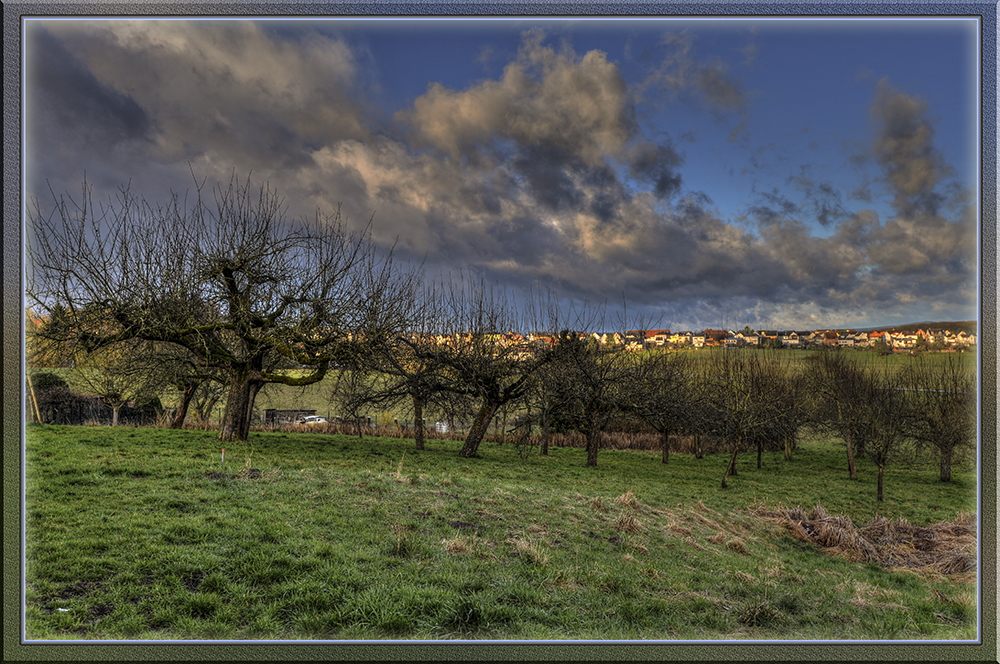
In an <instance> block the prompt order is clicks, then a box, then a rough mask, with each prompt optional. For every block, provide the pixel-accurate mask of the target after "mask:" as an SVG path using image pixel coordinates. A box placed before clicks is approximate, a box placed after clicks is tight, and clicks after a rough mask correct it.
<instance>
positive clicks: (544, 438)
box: [541, 410, 550, 456]
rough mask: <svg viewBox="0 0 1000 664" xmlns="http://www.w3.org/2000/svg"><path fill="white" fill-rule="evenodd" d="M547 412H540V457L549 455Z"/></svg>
mask: <svg viewBox="0 0 1000 664" xmlns="http://www.w3.org/2000/svg"><path fill="white" fill-rule="evenodd" d="M549 433H550V432H549V411H548V410H543V411H542V450H541V455H542V456H548V455H549Z"/></svg>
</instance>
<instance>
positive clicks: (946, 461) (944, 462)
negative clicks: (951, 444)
mask: <svg viewBox="0 0 1000 664" xmlns="http://www.w3.org/2000/svg"><path fill="white" fill-rule="evenodd" d="M941 481H942V482H950V481H951V448H947V449H942V450H941Z"/></svg>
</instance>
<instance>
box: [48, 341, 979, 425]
mask: <svg viewBox="0 0 1000 664" xmlns="http://www.w3.org/2000/svg"><path fill="white" fill-rule="evenodd" d="M680 352H684V353H688V354H690V355H691V356H692V357H695V358H698V359H699V360H702V361H707V360H708V359H709V358H710V357H711V354H712V351H711V350H709V349H699V350H686V351H680ZM718 352H725V351H722V350H721V349H720V350H719V351H718ZM762 352H765V351H762ZM841 352H843V353H845V354H846V355H847V356H848V357H852V358H856V359H857V360H858V361H873V362H879V363H885V364H887V365H888V366H890V367H895V368H897V369H898V368H902V367H905V366H906V365H907V364H909V363H912V362H914V361H916V360H917V358H916V357H914V356H911V355H907V354H905V353H894V354H892V355H887V356H883V357H880V356H878V355H877V354H876V353H875V352H873V351H856V350H843V351H841ZM816 354H817V351H812V350H799V349H783V350H780V351H777V352H776V353H775V355H774V356H775V357H777V358H779V359H782V360H788V361H790V362H792V363H799V362H802V361H804V360H806V359H807V358H810V357H815V356H816ZM949 355H950V354H947V353H924V354H922V355H920V356H919V357H921V358H923V359H924V360H925V361H927V362H931V363H941V362H944V361H946V359H947V358H948V357H949ZM956 355H957V357H959V358H960V359H961V360H962V362H963V363H964V364H965V366H967V367H968V368H969V369H971V370H975V369H976V368H977V354H976V352H975V351H966V352H964V353H957V354H956ZM39 371H52V372H54V373H57V374H59V375H61V376H63V377H64V378H65V379H66V380H67V381H68V382H69V383H70V385H71V386H74V387H78V388H79V386H78V385H74V378H73V375H72V372H70V371H68V370H65V369H39ZM290 373H293V374H298V373H302V371H301V370H293V371H290ZM332 380H333V379H332V377H331V376H327V377H326V378H325V379H324V380H322V381H320V382H319V383H314V384H312V385H307V386H305V387H290V386H287V385H281V384H271V385H267V386H266V387H265V388H264V389H263V390H261V392H260V393H259V394H258V395H257V400H256V403H255V405H256V408H257V409H258V411H259V412H263V411H264V410H265V409H268V408H278V409H306V410H315V411H316V414H317V415H322V416H323V417H327V418H332V417H336V416H337V415H341V413H340V412H338V410H337V408H336V406H334V405H332V404H331V403H330V390H331V387H332V384H333V383H332ZM161 402H162V403H163V405H164V406H165V407H167V408H172V407H174V406H175V405H176V403H177V393H176V392H174V391H166V392H164V393H163V394H162V395H161ZM407 406H408V405H407V404H403V405H401V406H400V407H398V408H397V409H395V410H392V411H380V412H372V413H369V415H370V416H371V417H372V418H373V419H374V420H376V421H378V422H379V423H391V422H392V419H393V418H394V417H398V418H400V419H401V420H402V419H405V418H407V417H412V415H411V414H410V413H409V411H408V408H407ZM221 415H222V405H221V403H220V405H219V406H218V407H217V408H216V411H215V416H214V418H213V419H215V420H216V421H217V420H218V418H220V417H221ZM425 416H426V417H427V418H429V419H433V418H435V417H437V413H434V412H433V411H432V410H428V411H427V412H426V413H425Z"/></svg>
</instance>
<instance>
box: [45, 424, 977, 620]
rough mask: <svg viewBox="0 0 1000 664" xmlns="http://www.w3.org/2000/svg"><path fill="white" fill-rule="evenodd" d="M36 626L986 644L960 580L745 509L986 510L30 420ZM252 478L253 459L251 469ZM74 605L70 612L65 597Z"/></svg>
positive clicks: (959, 483)
mask: <svg viewBox="0 0 1000 664" xmlns="http://www.w3.org/2000/svg"><path fill="white" fill-rule="evenodd" d="M26 437H27V457H26V464H27V466H26V468H27V485H26V508H27V509H26V519H27V523H26V532H27V541H26V561H27V569H26V575H27V588H26V606H27V625H26V630H27V635H28V638H29V639H256V638H268V639H292V638H303V639H319V638H330V639H467V638H468V639H643V640H647V639H668V640H673V639H752V640H757V639H824V640H825V639H829V640H842V639H882V638H887V639H888V638H891V639H971V638H975V635H976V627H975V620H976V604H975V602H976V599H975V598H976V586H975V582H974V581H970V580H968V579H964V580H961V579H952V578H948V577H945V576H943V575H934V574H917V573H914V572H906V571H898V570H895V571H890V570H884V569H881V568H879V567H876V566H873V565H868V564H859V563H852V562H848V561H847V560H845V559H843V558H837V557H832V556H829V555H827V554H825V553H824V552H822V551H820V550H818V549H816V548H815V547H813V546H811V545H809V544H806V543H803V542H801V541H799V540H796V539H793V538H791V537H790V536H788V535H787V534H785V533H784V532H782V531H781V530H780V529H778V528H777V527H776V526H773V525H770V524H768V523H766V522H762V521H759V520H757V519H755V518H754V517H753V516H752V515H751V514H750V510H749V509H748V507H749V506H751V505H755V504H756V505H759V504H760V503H761V502H762V501H765V500H766V502H767V504H768V505H769V506H778V505H779V504H783V505H785V506H789V507H791V506H796V505H800V506H802V507H804V508H808V507H812V506H814V505H816V504H822V505H823V507H824V508H825V509H826V511H827V512H828V513H830V514H837V513H846V514H847V515H848V516H850V517H851V518H852V519H854V520H855V521H856V522H858V523H866V522H867V521H868V520H869V519H871V517H872V516H873V515H874V514H875V513H876V512H877V513H879V514H881V515H883V516H885V517H887V518H889V519H898V518H906V519H908V520H909V521H910V522H911V523H913V524H914V525H926V524H929V523H933V522H939V521H947V520H951V519H953V518H954V517H955V515H956V514H957V513H958V512H960V511H964V512H971V511H974V510H975V475H974V473H973V472H972V471H971V470H968V471H964V472H960V473H956V479H955V481H953V482H952V483H950V484H943V483H941V482H938V481H937V480H936V475H935V469H934V468H933V466H932V465H930V466H928V467H926V468H923V467H898V468H890V469H889V470H888V473H887V479H886V497H887V502H886V503H884V504H881V505H877V504H876V502H875V487H874V473H873V470H872V468H869V467H868V466H869V465H870V464H867V463H866V462H864V461H861V462H860V464H859V475H860V479H859V481H856V482H853V481H850V480H848V479H847V478H846V463H845V460H844V458H843V457H844V455H843V453H842V450H841V448H840V447H839V446H837V445H835V444H833V443H831V442H828V441H821V440H816V441H809V442H807V443H805V444H803V445H802V446H801V447H800V448H799V449H798V450H796V453H795V458H794V459H793V460H792V461H790V462H786V461H785V460H784V459H783V457H782V456H781V455H777V454H768V455H765V458H764V467H763V468H762V469H761V470H757V469H756V468H755V467H754V466H755V460H754V459H751V458H750V456H749V455H748V456H745V457H743V459H742V460H741V465H740V469H739V474H738V475H737V476H736V477H733V478H731V480H730V488H729V489H727V490H722V489H719V488H718V485H719V482H720V480H721V476H722V473H723V470H724V466H725V464H726V462H727V461H728V458H726V457H725V456H723V455H719V456H715V457H706V458H705V459H701V460H698V459H694V458H693V457H690V456H687V455H681V454H675V455H672V456H671V460H670V464H669V465H666V466H664V465H663V464H662V463H660V461H659V458H658V456H657V455H655V454H652V453H650V454H647V453H639V452H615V451H611V450H602V452H601V455H600V457H599V460H598V461H599V464H600V465H599V467H598V468H596V469H595V468H588V467H586V466H585V465H584V459H585V457H584V451H583V450H578V449H572V448H556V449H552V450H550V452H551V456H549V457H547V458H545V457H539V456H532V457H531V458H529V459H528V460H527V461H522V460H521V459H520V458H519V457H518V455H517V453H516V452H515V451H514V449H513V448H511V447H510V446H503V447H501V446H498V445H495V444H489V443H487V444H484V445H483V448H482V449H481V455H482V456H481V458H476V459H461V458H460V457H458V455H457V450H458V447H459V445H460V443H457V442H451V441H439V440H430V441H427V449H426V450H424V451H421V452H418V451H416V450H414V449H413V442H412V441H406V440H396V439H385V438H378V439H376V438H366V439H365V440H364V441H363V442H359V441H358V440H357V438H352V437H347V436H327V435H318V434H281V433H271V434H264V433H254V434H252V435H251V440H250V442H248V443H240V444H235V445H232V446H231V447H230V446H227V449H226V463H225V466H222V464H221V444H220V443H219V442H218V441H216V440H215V439H214V433H212V432H200V431H170V430H163V429H134V428H118V429H110V428H97V427H55V426H31V427H29V428H28V430H27V436H26ZM250 469H254V470H252V471H251V470H250ZM60 609H64V610H60Z"/></svg>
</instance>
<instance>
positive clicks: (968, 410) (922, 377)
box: [903, 355, 977, 482]
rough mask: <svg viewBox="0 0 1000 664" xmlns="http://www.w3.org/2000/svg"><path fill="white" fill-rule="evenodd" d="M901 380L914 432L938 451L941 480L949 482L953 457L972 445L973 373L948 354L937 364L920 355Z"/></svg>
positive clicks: (973, 436) (973, 445)
mask: <svg viewBox="0 0 1000 664" xmlns="http://www.w3.org/2000/svg"><path fill="white" fill-rule="evenodd" d="M903 380H904V384H905V385H906V387H907V389H909V390H911V393H910V398H911V402H912V405H913V425H914V427H913V435H914V437H915V438H916V439H917V441H919V443H920V444H921V445H923V446H924V447H927V448H930V449H933V450H935V451H936V452H937V454H938V459H939V462H940V477H941V481H942V482H949V481H951V469H952V463H953V460H954V459H955V457H957V456H960V455H961V454H962V453H964V452H966V451H970V450H974V449H975V445H976V425H977V420H976V375H975V373H974V372H973V371H971V370H969V369H967V368H965V366H964V365H963V363H962V361H961V360H960V359H959V358H958V357H956V356H955V355H949V356H948V357H947V359H945V360H944V362H943V364H941V365H939V366H934V365H932V364H931V363H930V362H928V361H927V360H925V359H924V358H923V357H921V358H920V359H919V360H917V361H916V362H915V363H913V364H911V365H909V366H908V367H907V368H906V373H905V375H904V377H903Z"/></svg>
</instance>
